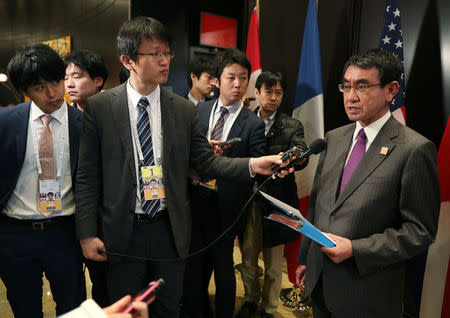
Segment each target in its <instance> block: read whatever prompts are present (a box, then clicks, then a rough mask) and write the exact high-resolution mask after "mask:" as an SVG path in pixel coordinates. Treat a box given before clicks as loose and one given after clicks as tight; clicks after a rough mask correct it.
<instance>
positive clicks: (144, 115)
mask: <svg viewBox="0 0 450 318" xmlns="http://www.w3.org/2000/svg"><path fill="white" fill-rule="evenodd" d="M148 105H149V103H148V100H147V98H146V97H141V99H140V100H139V103H138V108H139V115H138V119H137V131H138V136H139V144H140V145H141V150H142V155H143V157H144V160H143V161H141V160H139V165H138V168H139V189H140V191H141V205H142V210H144V212H145V213H146V214H148V215H149V216H152V217H153V216H154V215H155V214H156V212H158V210H159V207H160V206H161V202H160V200H159V199H157V200H148V201H146V200H145V197H144V183H143V182H142V174H141V173H142V172H141V167H144V166H154V165H155V158H154V156H153V144H152V134H151V129H150V120H149V117H148V112H147V106H148Z"/></svg>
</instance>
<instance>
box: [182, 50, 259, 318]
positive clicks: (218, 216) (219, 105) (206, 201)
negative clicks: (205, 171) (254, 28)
mask: <svg viewBox="0 0 450 318" xmlns="http://www.w3.org/2000/svg"><path fill="white" fill-rule="evenodd" d="M214 63H215V67H216V76H217V78H218V79H219V84H220V86H219V88H220V96H219V98H218V99H215V100H211V101H208V102H204V103H199V104H198V105H197V109H198V113H199V116H200V120H201V122H202V124H203V126H204V128H205V134H206V137H207V138H208V139H209V140H210V142H211V143H212V145H213V146H214V147H215V148H216V149H215V150H216V153H217V152H218V153H222V151H223V153H222V155H223V156H225V157H231V158H243V157H259V156H261V155H263V154H264V151H265V145H266V143H265V139H264V122H263V121H262V120H261V119H260V118H258V116H256V115H255V114H254V113H253V112H252V111H250V110H249V109H247V108H246V107H245V106H244V105H243V103H242V98H243V96H244V94H245V91H246V90H247V86H248V80H249V75H250V72H251V65H250V62H249V60H248V58H247V57H246V56H245V54H244V53H243V52H241V51H239V50H236V49H234V50H232V49H230V50H226V51H224V52H223V53H220V54H218V55H217V56H216V58H215V60H214ZM222 116H223V117H222ZM222 118H223V121H222V122H221V120H222ZM220 123H221V124H220ZM218 126H220V127H221V129H222V131H221V132H219V133H218V132H217V127H218ZM235 137H240V138H241V139H242V141H241V142H239V143H236V144H233V145H231V146H230V147H229V148H227V149H218V147H217V143H218V142H222V141H225V140H229V139H231V138H235ZM216 187H217V191H215V190H204V189H205V188H202V187H201V186H199V189H197V194H195V193H193V194H192V200H193V201H195V200H197V202H194V203H193V206H192V211H193V231H192V233H193V234H192V235H193V237H192V243H191V252H192V251H194V250H196V249H198V248H199V247H201V246H205V245H207V244H209V243H211V241H213V240H214V239H215V238H217V237H218V236H219V235H220V234H221V233H223V232H224V231H225V230H226V229H227V228H229V227H230V226H231V225H232V224H233V222H234V221H235V220H236V218H237V217H238V216H239V213H240V211H241V210H242V208H243V207H244V205H245V202H246V201H247V199H248V198H249V197H250V195H251V192H252V183H251V182H250V180H249V181H248V182H236V181H227V180H223V179H217V180H216ZM241 225H242V224H239V225H238V226H237V227H236V226H235V227H233V228H232V230H231V231H230V232H228V233H227V234H226V235H225V236H224V237H223V238H222V239H221V240H220V241H219V242H218V243H217V245H216V246H215V247H214V248H212V249H210V250H209V251H208V252H207V253H205V254H203V255H200V256H198V257H196V258H195V259H191V260H188V262H187V264H186V274H185V281H186V283H185V295H184V296H185V311H188V312H190V315H191V316H194V317H196V316H198V315H199V312H198V310H197V312H192V311H196V310H195V309H196V308H202V306H203V307H204V305H203V304H201V303H200V304H197V305H196V302H198V301H203V300H204V299H205V294H206V293H207V286H208V282H209V278H210V277H211V274H212V271H214V280H215V283H216V298H215V302H216V306H215V308H216V317H218V318H219V317H229V318H231V317H232V316H233V312H234V304H235V298H236V280H235V275H234V268H233V265H234V264H233V246H234V238H235V236H236V234H237V233H238V232H239V231H240V228H241ZM205 274H206V275H205ZM191 279H192V280H195V281H192V282H191V281H190V280H191ZM194 286H196V287H198V288H199V289H200V290H199V291H198V292H193V290H192V288H193V287H194ZM189 290H190V292H188V291H189ZM199 295H200V296H199ZM195 298H196V299H195Z"/></svg>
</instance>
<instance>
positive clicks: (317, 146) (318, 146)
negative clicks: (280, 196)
mask: <svg viewBox="0 0 450 318" xmlns="http://www.w3.org/2000/svg"><path fill="white" fill-rule="evenodd" d="M326 146H327V142H326V141H325V140H323V139H320V138H319V139H316V140H314V141H313V142H312V143H311V145H310V146H309V148H308V149H306V151H305V152H303V153H301V154H300V155H295V157H296V158H295V159H294V160H293V161H291V162H290V163H289V164H288V165H287V166H285V167H283V168H282V169H283V170H289V169H290V168H292V167H294V166H295V165H296V164H298V163H299V162H300V161H301V160H303V159H305V158H308V157H309V156H311V155H313V154H314V155H316V154H318V153H320V152H322V151H323V150H324V149H325V148H326ZM294 148H296V147H294ZM292 149H293V148H291V149H289V150H288V151H286V152H285V153H284V154H283V156H282V157H281V160H283V157H285V154H286V153H287V152H291V150H292ZM292 152H293V153H295V151H292ZM286 157H287V158H286V160H283V162H286V161H288V160H289V159H290V158H292V157H294V155H286ZM274 166H275V168H280V166H279V165H273V166H272V170H273V169H274ZM278 173H279V171H277V172H275V173H274V174H273V175H272V176H271V178H272V179H275V178H276V177H277V174H278Z"/></svg>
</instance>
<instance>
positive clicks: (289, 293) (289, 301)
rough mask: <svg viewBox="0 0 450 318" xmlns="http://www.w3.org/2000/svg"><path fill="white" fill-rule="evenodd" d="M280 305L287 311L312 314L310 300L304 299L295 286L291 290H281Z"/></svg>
mask: <svg viewBox="0 0 450 318" xmlns="http://www.w3.org/2000/svg"><path fill="white" fill-rule="evenodd" d="M280 304H281V306H283V308H285V309H287V310H289V311H293V312H306V311H308V312H312V308H311V298H310V297H308V298H304V297H303V292H302V291H301V290H300V288H298V287H297V286H295V285H293V286H292V288H283V289H282V290H281V292H280Z"/></svg>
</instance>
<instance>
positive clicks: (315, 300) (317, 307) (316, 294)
mask: <svg viewBox="0 0 450 318" xmlns="http://www.w3.org/2000/svg"><path fill="white" fill-rule="evenodd" d="M311 300H312V308H313V315H314V318H336V317H335V316H333V315H332V314H331V313H330V312H329V310H328V307H327V305H326V303H325V299H324V297H323V283H322V276H321V277H320V278H319V281H318V282H317V284H316V287H314V289H313V291H312V293H311Z"/></svg>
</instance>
